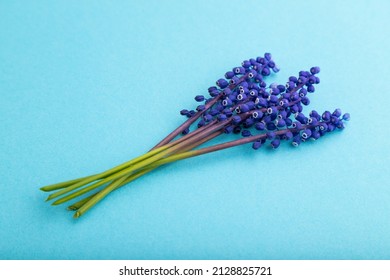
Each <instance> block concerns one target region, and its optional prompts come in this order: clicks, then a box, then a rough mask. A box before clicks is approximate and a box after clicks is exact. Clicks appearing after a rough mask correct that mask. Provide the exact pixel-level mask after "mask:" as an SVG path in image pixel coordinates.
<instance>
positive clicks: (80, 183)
mask: <svg viewBox="0 0 390 280" xmlns="http://www.w3.org/2000/svg"><path fill="white" fill-rule="evenodd" d="M169 146H170V145H166V146H163V147H160V148H157V149H154V150H152V151H150V152H147V153H146V154H143V155H142V156H139V157H136V158H134V159H132V160H129V161H127V162H125V163H122V164H120V165H118V166H116V167H114V168H111V169H109V170H107V171H105V172H102V173H99V174H96V175H92V176H88V177H86V178H85V179H83V180H81V181H78V182H77V183H75V184H72V185H70V186H68V187H66V188H63V189H62V190H59V191H57V192H55V193H52V194H51V195H49V196H48V198H47V199H46V200H51V199H53V198H56V197H58V196H61V195H63V194H66V193H68V192H71V191H73V190H75V189H77V188H80V187H82V186H84V185H87V184H89V183H92V182H94V181H96V180H100V179H102V181H104V180H106V179H107V178H109V177H110V175H111V174H114V173H117V172H119V171H121V170H123V169H126V168H128V167H129V166H131V165H133V164H136V163H138V162H140V161H142V160H144V159H147V158H149V157H151V156H153V155H155V154H158V153H159V152H161V151H164V150H166V149H167V148H169ZM109 181H110V180H106V181H105V183H106V182H109ZM100 185H102V184H100ZM100 185H99V186H100Z"/></svg>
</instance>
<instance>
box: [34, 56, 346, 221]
mask: <svg viewBox="0 0 390 280" xmlns="http://www.w3.org/2000/svg"><path fill="white" fill-rule="evenodd" d="M278 71H279V67H278V66H277V65H276V64H275V62H274V61H273V59H272V56H271V54H270V53H265V54H264V56H263V57H257V58H251V59H248V60H244V61H243V62H242V64H241V65H240V66H237V67H234V68H232V69H231V70H229V71H227V72H226V73H225V74H224V76H223V77H222V78H220V79H218V80H217V81H216V86H212V87H210V88H208V94H209V95H210V97H207V96H205V95H196V96H195V101H196V102H199V103H200V104H199V103H198V104H199V105H197V106H196V108H195V109H182V110H181V111H180V115H182V116H184V117H186V118H187V120H185V121H184V122H183V124H181V125H180V126H179V127H178V128H176V129H175V130H174V131H172V132H171V133H170V134H168V135H167V136H166V137H165V138H164V139H162V140H161V141H160V142H159V143H157V144H156V145H155V146H154V147H153V148H152V149H151V150H150V151H149V152H147V153H145V154H143V155H141V156H139V157H136V158H134V159H132V160H130V161H128V162H125V163H123V164H121V165H118V166H116V167H114V168H111V169H109V170H106V171H104V172H102V173H99V174H94V175H90V176H87V177H82V178H78V179H74V180H70V181H66V182H62V183H58V184H54V185H49V186H45V187H42V188H41V190H43V191H46V192H49V191H50V192H53V193H52V194H50V195H49V196H48V198H47V200H52V199H55V200H54V202H53V205H59V204H62V203H65V202H68V201H70V200H72V199H75V198H79V197H80V196H82V195H84V194H90V195H89V196H87V197H85V198H83V199H81V200H79V201H77V202H75V203H73V204H72V205H70V206H69V207H68V209H69V210H74V211H76V212H75V214H74V217H75V218H78V217H80V216H81V215H83V214H84V213H85V212H87V211H88V210H89V209H90V208H91V207H92V206H94V205H95V204H96V203H97V202H99V201H100V200H101V199H103V198H104V197H106V196H107V195H108V194H109V193H111V192H112V191H114V190H116V189H118V188H119V187H121V186H124V185H126V184H128V183H130V182H132V181H134V180H135V179H137V178H139V177H141V176H143V175H145V174H147V173H148V172H150V171H152V170H154V169H156V168H158V167H159V166H162V165H165V164H167V163H172V162H175V161H178V160H182V159H186V158H190V157H194V156H199V155H203V154H207V153H211V152H216V151H218V150H223V149H227V148H230V147H234V146H238V145H243V144H251V146H252V148H253V149H254V150H258V149H260V148H261V147H264V146H265V145H266V144H267V143H268V144H269V145H270V146H271V147H272V148H273V149H277V148H278V147H280V145H281V144H282V143H283V142H285V141H288V142H290V143H292V145H293V146H296V147H297V146H299V145H300V144H302V143H304V142H306V141H309V140H317V139H319V138H321V137H322V136H324V135H326V134H328V133H330V132H332V131H334V130H336V129H343V128H344V122H345V121H348V120H349V119H350V115H349V114H348V113H346V114H342V112H341V110H340V109H336V110H334V111H333V113H332V112H331V111H325V112H323V113H322V114H321V113H318V112H317V111H315V110H312V111H310V112H309V114H305V113H303V108H304V106H307V105H309V104H310V98H311V94H312V93H313V92H315V89H316V86H317V85H318V84H319V83H320V79H319V78H318V76H317V75H318V74H319V72H320V68H319V67H312V68H310V69H309V70H308V71H300V72H299V73H298V74H297V75H296V76H291V77H289V79H288V81H287V82H285V83H282V84H278V83H272V84H270V85H267V83H266V80H267V77H268V76H270V75H271V74H272V73H277V72H278ZM225 134H237V138H238V139H236V140H232V141H226V140H225V141H224V140H223V138H224V135H225ZM215 138H216V139H220V143H219V144H214V145H209V146H206V147H204V148H198V147H199V146H200V145H201V144H204V143H207V142H208V141H209V140H211V139H215Z"/></svg>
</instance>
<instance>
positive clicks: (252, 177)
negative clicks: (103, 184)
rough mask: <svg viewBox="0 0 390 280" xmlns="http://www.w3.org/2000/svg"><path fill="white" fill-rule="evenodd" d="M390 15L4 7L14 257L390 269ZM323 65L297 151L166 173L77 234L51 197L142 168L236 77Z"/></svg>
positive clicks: (5, 211) (0, 46)
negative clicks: (318, 121)
mask: <svg viewBox="0 0 390 280" xmlns="http://www.w3.org/2000/svg"><path fill="white" fill-rule="evenodd" d="M389 14H390V2H389V1H386V0H382V1H380V0H377V1H368V0H367V1H356V0H355V1H336V0H333V1H329V0H328V1H241V2H239V1H222V0H220V1H209V0H203V1H173V0H172V1H151V0H147V1H108V0H107V1H17V0H2V1H1V2H0V157H1V160H0V174H1V183H0V184H1V194H0V259H390V184H389V181H390V168H389V163H388V161H389V159H390V152H389V132H390V131H389V124H388V119H389V117H388V114H389V112H388V108H389V104H390V97H389V96H390V82H389V77H390V70H389V69H390V68H389V63H390V52H389V50H390V39H389V36H388V35H389V34H388V33H389V30H388V28H389V26H390V17H389ZM266 51H269V52H271V53H272V54H273V57H274V59H275V61H276V62H277V63H278V64H279V65H280V67H281V69H282V70H281V72H279V73H278V74H277V77H276V76H273V77H272V78H271V79H270V80H276V78H277V80H278V81H280V82H282V81H285V80H286V79H287V78H288V76H290V75H292V74H296V73H297V72H298V71H299V70H302V69H308V68H309V67H310V66H313V65H319V66H321V69H322V71H321V73H320V78H321V84H320V85H319V87H318V90H317V91H316V93H314V94H313V96H312V99H311V101H312V102H311V104H310V108H312V109H314V108H315V109H317V110H319V111H321V110H326V109H329V110H333V109H335V108H337V107H340V108H342V109H343V110H345V111H348V112H350V113H351V116H352V119H351V122H349V123H348V125H347V128H346V129H345V130H344V131H342V132H337V133H333V134H332V135H327V136H326V137H324V138H323V139H320V140H319V141H316V142H310V143H307V144H305V145H302V146H301V147H300V148H299V149H294V148H292V147H291V146H290V145H288V144H287V143H285V145H283V146H282V147H281V148H280V149H278V150H277V151H272V150H271V149H262V150H260V151H256V152H255V151H253V150H252V149H251V148H250V146H242V147H236V148H234V149H231V150H226V151H222V152H218V153H215V154H213V155H207V156H203V157H199V158H194V159H189V160H186V161H183V162H179V163H175V164H172V165H170V166H167V167H164V168H162V169H160V170H158V171H156V172H154V173H152V174H149V175H148V176H145V177H144V178H142V179H141V180H138V181H136V182H134V183H133V184H132V185H129V186H127V187H126V188H123V189H120V190H118V191H116V192H115V193H113V194H112V195H110V196H109V197H108V198H107V199H105V200H104V201H102V202H101V203H100V204H99V205H98V206H96V208H95V209H93V210H92V211H90V212H89V213H88V214H87V215H85V217H83V218H81V219H79V220H74V219H72V218H71V213H69V212H67V211H66V210H65V209H64V207H63V206H59V207H51V206H50V204H49V203H45V202H44V200H45V198H46V195H45V194H44V193H42V192H40V191H39V190H38V188H39V187H41V186H43V185H46V184H51V183H55V182H59V181H63V180H68V179H71V178H76V177H80V176H84V175H88V174H92V173H96V172H99V171H103V170H105V169H107V168H109V167H112V166H113V165H116V164H118V163H121V162H123V161H126V160H128V159H129V158H131V157H134V156H137V155H139V154H141V153H143V152H144V151H146V150H148V149H149V148H151V147H152V146H153V145H154V144H155V143H156V142H157V141H158V140H159V139H160V138H162V137H163V136H165V135H166V134H167V133H168V132H170V131H171V130H172V129H174V128H175V127H177V126H178V125H179V124H180V123H181V122H182V121H183V118H182V117H181V116H179V115H178V111H179V110H180V109H182V108H191V107H194V106H195V104H196V103H195V101H194V100H193V96H195V95H197V94H202V93H205V91H206V89H207V88H208V87H209V86H210V85H213V84H214V82H215V80H217V79H218V78H220V77H221V76H222V75H223V74H224V73H225V71H227V70H228V69H230V68H232V67H233V66H236V65H238V64H239V63H241V61H242V60H243V59H247V58H250V57H256V56H258V55H262V54H263V53H264V52H266Z"/></svg>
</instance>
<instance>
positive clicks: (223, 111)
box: [180, 53, 349, 149]
mask: <svg viewBox="0 0 390 280" xmlns="http://www.w3.org/2000/svg"><path fill="white" fill-rule="evenodd" d="M272 71H273V72H275V73H276V72H278V71H279V68H278V67H277V66H276V64H275V62H274V61H273V60H272V57H271V54H269V53H265V55H264V57H257V58H256V59H254V58H252V59H249V60H245V61H243V62H242V64H241V66H239V67H234V68H233V69H232V70H231V71H228V72H226V73H225V78H221V79H219V80H218V81H217V82H216V84H217V86H212V87H210V88H209V89H208V92H209V94H210V97H209V98H207V97H205V96H203V95H197V96H196V97H195V100H196V101H197V102H204V104H202V105H199V106H197V108H196V110H185V109H184V110H182V111H181V112H180V113H181V114H182V115H185V116H187V117H188V118H190V119H191V118H194V119H195V118H196V119H197V118H199V117H200V121H199V122H198V124H197V127H198V128H202V127H204V128H207V127H212V126H216V125H218V127H221V128H223V131H224V133H227V134H228V133H236V134H238V133H241V135H242V136H243V137H252V138H254V139H255V140H254V141H253V144H252V147H253V148H254V149H258V148H260V147H261V146H262V144H264V142H265V141H266V140H269V141H271V142H270V143H271V146H272V147H273V148H278V147H279V145H280V141H281V140H292V144H293V145H294V146H298V145H299V144H300V143H301V142H304V141H307V140H308V139H318V138H320V137H321V136H323V135H325V134H326V133H327V132H331V131H333V130H334V129H335V128H338V129H342V128H344V123H343V121H346V120H349V114H344V115H343V116H342V115H341V110H340V109H336V110H335V111H334V112H333V113H330V112H329V111H326V112H324V113H323V114H322V115H320V114H319V113H317V111H314V110H313V111H311V112H310V114H309V116H305V115H304V114H303V113H302V111H303V107H304V106H307V105H309V104H310V99H309V97H308V95H309V93H313V92H314V91H315V85H317V84H319V83H320V79H319V77H318V76H317V74H318V73H319V72H320V68H319V67H312V68H310V71H300V72H299V73H298V75H297V76H291V77H289V79H288V81H287V82H286V83H285V84H277V83H272V84H270V85H269V86H267V83H266V82H265V77H266V76H269V75H270V74H271V72H272ZM256 131H259V132H261V133H262V134H264V135H266V136H267V137H265V136H262V137H261V139H257V138H256V136H255V135H256V134H258V132H257V133H256ZM182 133H183V134H187V133H189V127H187V128H186V129H184V130H183V131H182Z"/></svg>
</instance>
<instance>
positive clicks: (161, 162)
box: [68, 131, 222, 210]
mask: <svg viewBox="0 0 390 280" xmlns="http://www.w3.org/2000/svg"><path fill="white" fill-rule="evenodd" d="M220 134H222V131H216V132H214V133H212V134H210V135H209V136H207V137H204V138H202V139H201V140H200V141H199V142H196V143H193V144H192V145H188V146H186V147H185V148H182V150H180V152H186V151H189V150H192V149H193V148H195V147H197V146H199V145H201V144H203V143H205V142H207V141H209V140H211V139H213V138H215V137H217V136H218V135H220ZM179 159H180V156H178V155H172V156H169V157H167V158H164V159H160V160H158V161H155V162H153V163H151V164H150V165H148V166H146V167H145V168H144V169H142V170H140V171H138V172H137V173H134V174H132V175H131V176H126V175H125V176H126V177H127V179H126V180H125V181H124V182H123V183H122V184H120V185H118V186H117V187H116V188H115V189H117V188H119V187H121V186H123V185H126V184H128V183H130V182H131V181H133V180H135V179H137V178H139V177H141V176H143V175H145V174H146V173H148V172H150V171H152V170H154V169H156V168H157V167H159V166H161V165H164V164H167V163H170V162H173V161H176V160H179ZM98 193H99V192H96V193H95V194H93V195H91V196H89V197H87V198H84V199H82V200H80V201H78V202H76V203H74V204H72V205H71V206H69V207H68V209H69V210H77V209H79V208H80V207H81V206H82V205H84V204H85V203H86V202H87V201H88V200H90V199H91V198H92V197H93V196H95V195H97V194H98ZM107 194H108V193H107Z"/></svg>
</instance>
